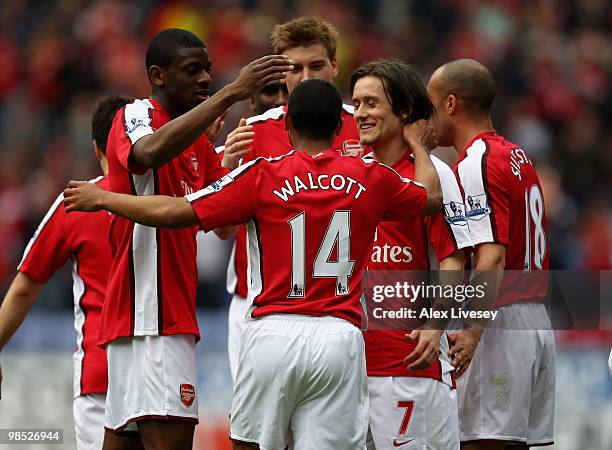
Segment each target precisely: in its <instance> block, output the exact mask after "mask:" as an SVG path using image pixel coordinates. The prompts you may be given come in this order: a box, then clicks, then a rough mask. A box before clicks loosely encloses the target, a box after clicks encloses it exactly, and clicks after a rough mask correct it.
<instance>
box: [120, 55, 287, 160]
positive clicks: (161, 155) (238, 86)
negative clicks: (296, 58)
mask: <svg viewBox="0 0 612 450" xmlns="http://www.w3.org/2000/svg"><path fill="white" fill-rule="evenodd" d="M292 68H293V66H292V65H291V63H290V60H289V59H288V58H287V57H286V56H284V55H268V56H264V57H263V58H259V59H257V60H255V61H253V62H251V63H250V64H249V65H247V66H245V67H244V68H242V70H241V71H240V74H239V75H238V78H236V80H235V81H233V82H232V83H230V84H228V85H226V86H224V87H223V88H222V89H221V90H220V91H219V92H217V93H216V94H215V95H213V96H212V97H210V98H209V99H208V100H206V101H205V102H202V103H200V104H199V105H198V106H196V107H195V108H193V109H192V110H190V111H188V112H186V113H185V114H183V115H182V116H179V117H177V118H176V119H174V120H171V121H170V122H168V123H166V124H165V125H163V126H162V127H160V128H159V129H157V130H156V131H155V132H154V133H151V134H147V135H145V136H143V137H141V138H140V139H138V140H137V141H136V142H135V143H134V145H133V148H132V152H131V153H130V158H131V159H133V161H134V162H136V163H137V164H138V165H139V166H141V167H147V168H157V167H160V166H162V165H163V164H165V163H167V162H168V161H170V160H171V159H172V158H174V157H175V156H176V155H178V154H179V153H181V152H182V151H183V150H184V149H185V148H187V147H188V146H189V145H191V144H192V143H193V142H195V141H196V139H198V137H199V136H200V135H202V134H203V133H204V132H206V130H207V128H208V127H209V126H210V125H211V124H213V122H214V121H215V120H216V119H217V118H218V117H220V116H221V115H222V114H223V113H224V112H225V111H226V110H227V109H228V108H229V107H230V106H232V105H233V104H234V103H236V102H238V101H240V100H244V99H246V98H248V97H250V96H251V95H252V94H254V93H255V92H256V91H257V90H258V89H260V88H261V87H263V86H265V85H266V84H268V83H270V82H272V81H279V80H284V78H285V72H288V71H290V70H291V69H292Z"/></svg>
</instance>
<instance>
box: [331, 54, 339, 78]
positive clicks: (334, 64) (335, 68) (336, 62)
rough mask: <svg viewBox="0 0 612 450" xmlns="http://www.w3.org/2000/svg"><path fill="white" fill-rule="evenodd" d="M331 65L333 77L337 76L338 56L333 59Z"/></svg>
mask: <svg viewBox="0 0 612 450" xmlns="http://www.w3.org/2000/svg"><path fill="white" fill-rule="evenodd" d="M331 66H332V78H336V77H337V76H338V61H336V58H334V59H332V60H331Z"/></svg>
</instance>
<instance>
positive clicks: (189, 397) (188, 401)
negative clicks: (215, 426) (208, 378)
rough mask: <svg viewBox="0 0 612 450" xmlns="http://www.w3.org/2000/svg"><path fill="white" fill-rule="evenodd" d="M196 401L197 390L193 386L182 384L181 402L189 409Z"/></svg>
mask: <svg viewBox="0 0 612 450" xmlns="http://www.w3.org/2000/svg"><path fill="white" fill-rule="evenodd" d="M194 400H195V388H194V387H193V385H192V384H181V401H182V402H183V405H185V406H186V407H187V408H189V407H190V406H191V405H192V404H193V401H194Z"/></svg>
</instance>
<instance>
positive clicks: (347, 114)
mask: <svg viewBox="0 0 612 450" xmlns="http://www.w3.org/2000/svg"><path fill="white" fill-rule="evenodd" d="M286 113H287V105H284V106H279V107H276V108H272V109H269V110H268V111H266V112H265V113H263V114H260V115H257V116H253V117H249V118H248V119H247V125H251V126H252V127H253V132H254V133H255V137H254V138H253V145H252V151H251V152H250V153H248V154H247V155H246V156H245V158H244V161H243V162H248V161H252V160H254V159H255V158H258V157H264V158H268V157H271V156H273V157H276V156H281V155H285V154H287V153H288V152H290V151H291V150H292V149H293V147H292V146H291V142H289V135H288V134H287V130H285V114H286ZM341 117H342V121H343V124H342V131H341V132H340V135H338V136H334V141H333V143H332V148H333V149H334V150H338V151H341V152H343V153H349V152H350V151H355V150H359V149H361V148H362V146H361V143H360V141H359V132H358V131H357V125H356V124H355V119H354V118H353V107H352V106H350V105H343V107H342V115H341ZM247 266H248V260H247V252H246V228H245V227H240V228H239V230H238V232H237V233H236V242H235V244H234V248H233V249H232V258H231V259H230V263H229V265H228V268H227V288H228V291H229V292H230V294H234V293H235V294H237V295H239V296H241V297H244V298H246V296H247V284H248V283H247Z"/></svg>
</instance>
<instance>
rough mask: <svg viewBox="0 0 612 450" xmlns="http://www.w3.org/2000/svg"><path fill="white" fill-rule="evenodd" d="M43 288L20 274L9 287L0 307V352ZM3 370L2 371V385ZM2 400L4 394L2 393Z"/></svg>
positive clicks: (0, 379) (0, 382) (0, 376)
mask: <svg viewBox="0 0 612 450" xmlns="http://www.w3.org/2000/svg"><path fill="white" fill-rule="evenodd" d="M42 287H43V285H42V284H39V283H37V282H35V281H34V280H32V279H31V278H30V277H28V276H27V275H25V274H23V273H21V272H19V273H18V274H17V276H16V277H15V279H14V280H13V282H12V283H11V287H9V290H8V292H7V293H6V296H5V297H4V300H3V301H2V305H1V306H0V351H1V350H2V349H3V348H4V346H5V345H6V343H7V342H8V341H9V339H11V337H12V336H13V334H15V331H17V329H18V328H19V326H20V325H21V323H22V322H23V320H24V319H25V317H26V316H27V314H28V312H29V311H30V308H32V305H33V304H34V302H35V301H36V297H38V293H39V292H40V289H41V288H42ZM1 384H2V369H0V385H1ZM0 398H2V393H1V392H0Z"/></svg>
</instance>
